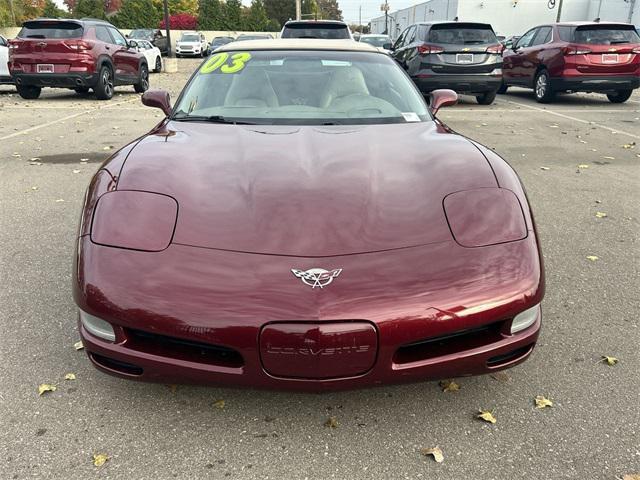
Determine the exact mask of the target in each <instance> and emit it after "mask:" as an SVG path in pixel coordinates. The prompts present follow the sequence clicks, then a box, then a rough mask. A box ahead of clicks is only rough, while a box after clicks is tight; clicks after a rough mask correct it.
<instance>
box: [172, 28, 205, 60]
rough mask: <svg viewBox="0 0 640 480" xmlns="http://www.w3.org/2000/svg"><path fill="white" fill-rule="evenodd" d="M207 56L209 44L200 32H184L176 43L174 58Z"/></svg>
mask: <svg viewBox="0 0 640 480" xmlns="http://www.w3.org/2000/svg"><path fill="white" fill-rule="evenodd" d="M186 55H193V56H198V57H205V56H207V55H209V44H208V43H207V40H206V38H204V33H202V32H184V33H183V34H182V36H181V37H180V40H178V41H177V42H176V57H182V56H186Z"/></svg>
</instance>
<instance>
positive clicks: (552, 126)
mask: <svg viewBox="0 0 640 480" xmlns="http://www.w3.org/2000/svg"><path fill="white" fill-rule="evenodd" d="M549 128H558V125H549Z"/></svg>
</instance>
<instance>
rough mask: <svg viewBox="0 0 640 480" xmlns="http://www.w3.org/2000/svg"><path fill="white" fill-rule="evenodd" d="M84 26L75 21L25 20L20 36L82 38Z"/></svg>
mask: <svg viewBox="0 0 640 480" xmlns="http://www.w3.org/2000/svg"><path fill="white" fill-rule="evenodd" d="M82 32H83V29H82V26H80V25H78V24H77V23H73V22H25V23H24V25H23V27H22V30H20V33H18V37H19V38H50V39H55V38H61V39H62V38H82Z"/></svg>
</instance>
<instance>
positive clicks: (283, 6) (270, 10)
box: [264, 0, 296, 30]
mask: <svg viewBox="0 0 640 480" xmlns="http://www.w3.org/2000/svg"><path fill="white" fill-rule="evenodd" d="M264 8H265V9H266V11H267V17H269V19H270V20H273V21H274V22H275V23H277V25H276V24H275V23H272V27H273V26H275V27H276V28H270V30H280V28H281V27H282V25H284V23H285V22H286V21H287V20H289V19H290V18H295V17H296V3H295V0H264Z"/></svg>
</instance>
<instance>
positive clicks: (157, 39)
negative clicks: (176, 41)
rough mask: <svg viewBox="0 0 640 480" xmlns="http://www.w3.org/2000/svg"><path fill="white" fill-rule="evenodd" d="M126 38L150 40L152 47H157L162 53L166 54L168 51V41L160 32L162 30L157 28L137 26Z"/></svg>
mask: <svg viewBox="0 0 640 480" xmlns="http://www.w3.org/2000/svg"><path fill="white" fill-rule="evenodd" d="M127 38H131V39H134V40H146V41H148V42H150V43H151V44H152V45H153V46H154V47H158V49H159V50H160V52H161V53H162V55H167V54H168V53H169V42H168V41H167V37H165V36H164V35H163V33H162V30H159V29H157V28H155V29H154V28H138V29H136V30H132V31H131V33H129V35H127Z"/></svg>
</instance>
